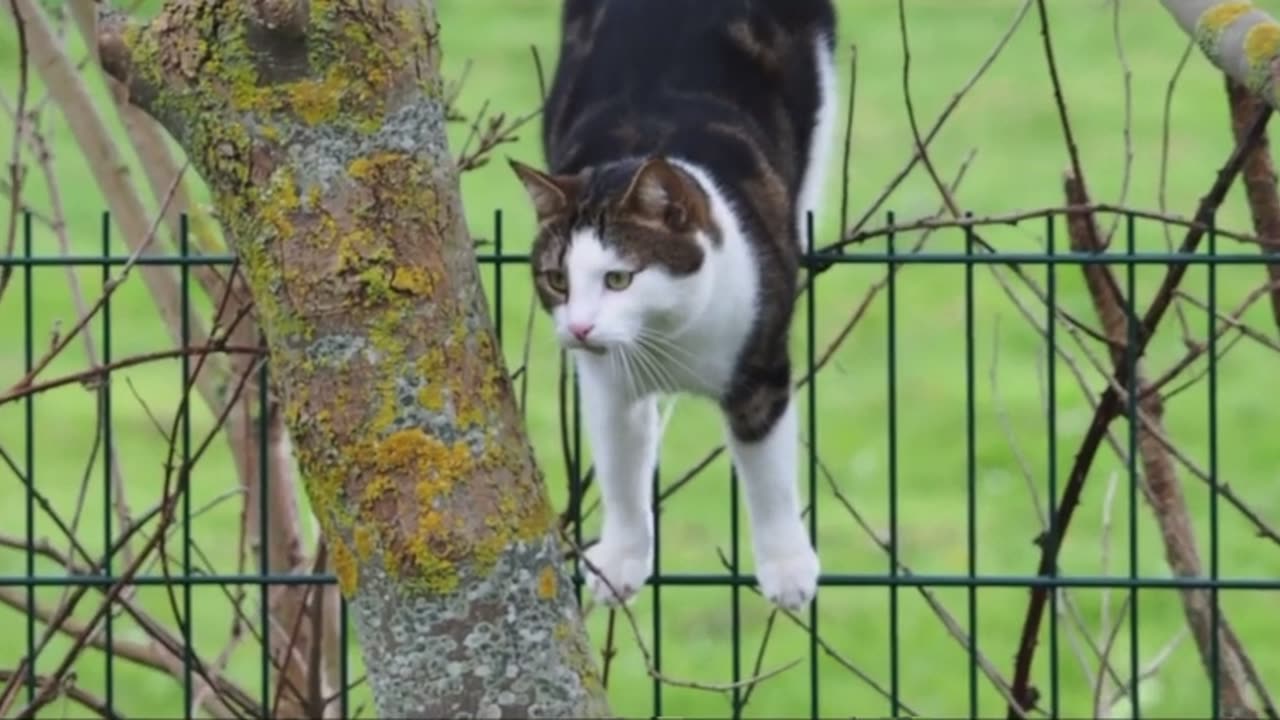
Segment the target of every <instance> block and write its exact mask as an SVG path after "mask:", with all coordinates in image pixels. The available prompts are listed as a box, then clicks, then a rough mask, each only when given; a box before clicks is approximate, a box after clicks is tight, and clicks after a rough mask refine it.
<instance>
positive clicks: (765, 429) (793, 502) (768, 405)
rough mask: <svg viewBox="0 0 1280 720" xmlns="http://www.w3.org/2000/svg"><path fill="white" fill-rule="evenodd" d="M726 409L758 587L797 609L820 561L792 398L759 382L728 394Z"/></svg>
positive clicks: (809, 594)
mask: <svg viewBox="0 0 1280 720" xmlns="http://www.w3.org/2000/svg"><path fill="white" fill-rule="evenodd" d="M782 377H783V378H785V377H786V375H785V374H783V375H782ZM724 411H725V420H726V424H727V425H728V436H729V447H730V449H731V451H732V454H733V464H734V468H735V469H736V470H737V472H738V477H739V479H740V481H741V482H742V484H743V486H744V488H745V489H746V492H747V513H748V516H749V517H750V521H751V540H752V546H753V548H754V550H755V559H756V577H757V578H758V580H759V582H760V591H761V592H762V593H763V594H764V596H765V597H766V598H768V600H769V601H770V602H772V603H774V604H775V605H778V606H780V607H783V608H786V609H788V610H799V609H801V608H802V607H804V606H805V605H806V604H807V603H808V602H809V600H811V599H812V598H813V596H814V594H815V593H816V592H817V589H818V573H819V566H818V555H817V553H815V552H814V550H813V546H812V545H811V544H810V542H809V534H808V532H807V531H806V529H805V525H804V521H803V519H802V517H801V514H800V498H799V492H798V489H797V487H796V483H797V477H796V454H797V451H798V449H799V424H798V420H797V418H796V410H795V402H794V400H793V399H792V398H791V393H790V390H789V388H788V387H787V386H786V385H783V386H781V387H772V386H763V387H757V388H752V389H750V390H748V391H746V392H742V393H739V394H737V395H735V396H734V397H731V398H730V400H729V401H728V402H726V403H725V405H724Z"/></svg>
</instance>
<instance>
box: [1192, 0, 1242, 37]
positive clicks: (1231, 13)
mask: <svg viewBox="0 0 1280 720" xmlns="http://www.w3.org/2000/svg"><path fill="white" fill-rule="evenodd" d="M1252 9H1253V3H1252V2H1249V0H1230V1H1229V2H1220V3H1217V4H1215V5H1212V6H1211V7H1210V8H1209V9H1208V10H1205V11H1204V12H1203V13H1201V14H1200V17H1199V18H1198V19H1197V20H1196V27H1197V29H1199V30H1200V31H1202V32H1211V33H1220V32H1222V31H1223V30H1225V29H1226V28H1227V26H1228V25H1230V24H1231V23H1233V22H1235V21H1236V20H1237V19H1238V18H1239V17H1240V16H1241V15H1244V14H1245V13H1247V12H1249V11H1250V10H1252Z"/></svg>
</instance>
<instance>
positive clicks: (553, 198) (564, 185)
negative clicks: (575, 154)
mask: <svg viewBox="0 0 1280 720" xmlns="http://www.w3.org/2000/svg"><path fill="white" fill-rule="evenodd" d="M507 162H508V163H510V164H511V169H512V170H514V171H515V173H516V177H518V178H520V182H522V183H524V189H525V191H526V192H528V193H529V199H530V200H531V201H532V202H533V209H534V212H536V213H537V214H538V219H539V220H542V219H545V218H548V217H554V216H556V215H561V214H563V213H565V212H567V211H568V209H569V207H570V205H572V203H573V195H574V193H575V192H576V190H577V185H576V184H575V182H574V179H573V178H572V177H557V176H555V175H549V174H547V173H544V172H542V171H541V170H535V169H533V168H531V167H529V166H528V165H525V164H524V163H522V162H520V161H519V160H513V159H511V158H507Z"/></svg>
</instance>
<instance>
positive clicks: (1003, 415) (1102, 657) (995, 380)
mask: <svg viewBox="0 0 1280 720" xmlns="http://www.w3.org/2000/svg"><path fill="white" fill-rule="evenodd" d="M1020 309H1021V308H1020ZM1027 319H1028V320H1029V321H1031V322H1032V323H1033V325H1034V322H1035V321H1034V318H1031V317H1029V316H1028V317H1027ZM992 345H993V350H992V355H991V370H990V373H989V375H988V377H989V378H990V382H991V396H992V401H993V402H994V404H995V411H996V416H997V418H998V419H999V422H1000V425H1001V429H1002V430H1003V432H1004V435H1005V438H1006V439H1007V440H1008V443H1009V448H1010V450H1012V452H1013V454H1014V458H1015V459H1016V461H1017V463H1018V466H1019V469H1020V470H1021V472H1022V477H1023V480H1024V483H1025V485H1026V486H1027V493H1028V494H1029V495H1030V496H1031V501H1032V508H1033V510H1034V512H1035V515H1036V519H1037V520H1038V522H1039V525H1040V532H1042V533H1044V532H1048V530H1049V517H1048V512H1047V510H1046V507H1047V506H1046V505H1045V503H1044V502H1043V501H1042V499H1041V497H1040V493H1039V492H1038V491H1037V490H1036V483H1035V473H1034V472H1033V471H1032V470H1031V465H1030V463H1029V462H1028V461H1027V459H1026V455H1025V454H1024V453H1023V451H1022V447H1021V445H1020V443H1019V442H1018V439H1017V436H1016V435H1015V434H1014V432H1013V423H1012V422H1011V421H1010V419H1009V413H1008V409H1007V408H1006V407H1005V403H1004V400H1003V398H1002V395H1001V384H1000V374H999V370H998V366H999V359H1000V352H999V348H1000V345H999V328H998V326H997V331H996V333H995V339H994V340H993V342H992ZM1070 357H1071V356H1070V355H1068V354H1066V353H1065V352H1064V353H1063V358H1064V362H1067V363H1068V364H1072V363H1074V361H1073V360H1071V359H1069V358H1070ZM1038 359H1039V358H1037V360H1038ZM1041 365H1042V363H1040V362H1037V369H1038V370H1040V369H1042V368H1041V367H1040V366H1041ZM1037 375H1039V376H1040V379H1041V380H1042V382H1041V383H1040V391H1041V401H1042V403H1043V404H1044V407H1045V409H1046V411H1047V410H1048V408H1049V406H1050V403H1051V402H1052V401H1051V399H1050V398H1049V397H1047V395H1046V393H1045V385H1044V383H1043V373H1039V372H1038V373H1037ZM1080 385H1081V389H1082V392H1084V394H1085V396H1086V398H1087V399H1088V401H1089V402H1090V403H1092V402H1093V398H1092V394H1091V393H1090V391H1089V388H1088V385H1086V384H1085V383H1084V382H1081V383H1080ZM1117 449H1119V448H1118V444H1117ZM1121 454H1123V451H1121ZM1061 592H1062V605H1063V608H1064V609H1065V611H1066V616H1067V617H1068V618H1069V619H1070V620H1071V622H1072V624H1071V625H1070V626H1069V627H1071V628H1073V629H1074V630H1075V632H1076V633H1077V634H1078V635H1079V636H1080V637H1082V638H1083V639H1084V641H1085V644H1086V645H1088V646H1089V649H1090V650H1091V651H1092V652H1093V656H1094V658H1095V659H1097V660H1098V662H1099V665H1100V668H1099V671H1098V672H1099V675H1101V674H1103V673H1109V674H1110V675H1111V676H1112V677H1113V678H1115V679H1116V680H1117V681H1119V679H1120V675H1119V673H1118V672H1116V670H1115V668H1113V667H1112V666H1111V664H1110V662H1108V660H1107V656H1106V654H1105V653H1104V652H1103V650H1102V648H1100V647H1099V646H1098V644H1097V642H1096V641H1094V639H1093V637H1092V636H1091V635H1090V634H1089V632H1088V629H1087V627H1086V625H1085V621H1084V617H1083V615H1082V614H1081V612H1080V608H1079V606H1078V605H1077V603H1076V602H1075V599H1074V596H1073V594H1072V593H1071V592H1069V591H1068V589H1067V588H1062V591H1061ZM1072 637H1074V636H1072ZM1078 656H1079V658H1080V661H1081V664H1082V665H1085V673H1086V675H1087V674H1088V672H1089V671H1088V666H1087V663H1085V660H1084V658H1083V656H1082V655H1079V654H1078ZM1006 699H1008V698H1006Z"/></svg>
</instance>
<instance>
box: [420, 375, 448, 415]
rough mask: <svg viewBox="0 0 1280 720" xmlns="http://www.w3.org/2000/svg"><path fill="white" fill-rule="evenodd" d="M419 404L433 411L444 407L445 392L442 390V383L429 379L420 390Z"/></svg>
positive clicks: (438, 410)
mask: <svg viewBox="0 0 1280 720" xmlns="http://www.w3.org/2000/svg"><path fill="white" fill-rule="evenodd" d="M418 404H419V405H421V406H422V407H423V408H424V409H426V410H430V411H432V412H440V411H441V410H443V409H444V393H442V392H440V383H438V382H432V381H430V380H428V381H427V382H426V384H425V385H423V386H422V389H421V390H419V391H418Z"/></svg>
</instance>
